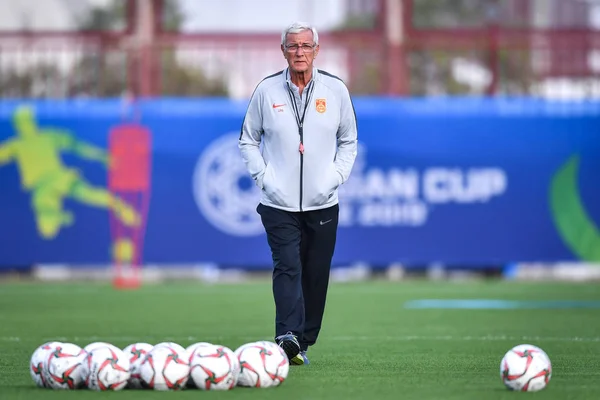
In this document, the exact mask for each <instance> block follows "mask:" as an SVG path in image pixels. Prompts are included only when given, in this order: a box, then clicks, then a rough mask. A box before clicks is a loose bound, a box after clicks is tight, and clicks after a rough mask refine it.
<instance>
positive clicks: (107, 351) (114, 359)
mask: <svg viewBox="0 0 600 400" xmlns="http://www.w3.org/2000/svg"><path fill="white" fill-rule="evenodd" d="M84 365H85V369H84V374H85V385H86V386H87V387H88V389H92V390H96V391H106V390H113V391H117V390H121V389H123V388H124V387H125V385H127V382H128V380H129V376H130V374H129V358H128V357H127V356H126V355H125V353H124V352H123V351H122V350H120V349H119V348H114V346H110V347H109V346H103V347H96V348H95V349H93V350H92V351H90V352H89V353H88V354H87V355H86V359H85V363H84Z"/></svg>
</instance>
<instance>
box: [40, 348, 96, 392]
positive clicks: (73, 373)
mask: <svg viewBox="0 0 600 400" xmlns="http://www.w3.org/2000/svg"><path fill="white" fill-rule="evenodd" d="M85 355H86V352H85V351H83V349H82V348H81V347H79V346H77V345H76V344H73V343H60V344H58V345H56V346H55V347H54V348H52V349H51V350H50V351H49V353H48V361H47V366H48V367H47V368H46V369H45V370H43V371H42V373H43V376H44V380H45V381H46V384H47V385H48V387H49V388H52V389H69V390H73V389H79V388H80V387H82V386H83V376H82V370H83V361H84V358H85Z"/></svg>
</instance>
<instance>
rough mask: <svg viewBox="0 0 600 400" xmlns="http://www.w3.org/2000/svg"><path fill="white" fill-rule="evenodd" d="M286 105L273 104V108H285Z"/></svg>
mask: <svg viewBox="0 0 600 400" xmlns="http://www.w3.org/2000/svg"><path fill="white" fill-rule="evenodd" d="M283 106H285V104H273V108H279V107H283Z"/></svg>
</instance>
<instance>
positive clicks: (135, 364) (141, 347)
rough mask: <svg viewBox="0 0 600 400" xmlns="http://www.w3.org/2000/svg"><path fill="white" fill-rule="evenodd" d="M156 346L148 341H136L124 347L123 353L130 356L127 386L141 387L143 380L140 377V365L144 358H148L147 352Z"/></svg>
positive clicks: (131, 387)
mask: <svg viewBox="0 0 600 400" xmlns="http://www.w3.org/2000/svg"><path fill="white" fill-rule="evenodd" d="M153 348H154V346H152V345H151V344H148V343H134V344H130V345H129V346H127V347H125V349H123V353H125V356H126V357H128V358H129V372H130V377H129V382H128V383H127V387H128V388H129V389H141V388H142V382H141V378H140V365H141V364H142V361H144V358H146V354H148V353H149V352H150V350H152V349H153Z"/></svg>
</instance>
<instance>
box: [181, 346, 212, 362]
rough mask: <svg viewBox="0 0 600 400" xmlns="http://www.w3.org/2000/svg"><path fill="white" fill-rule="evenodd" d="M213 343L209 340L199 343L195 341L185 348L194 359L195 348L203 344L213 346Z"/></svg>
mask: <svg viewBox="0 0 600 400" xmlns="http://www.w3.org/2000/svg"><path fill="white" fill-rule="evenodd" d="M212 345H213V344H212V343H209V342H198V343H193V344H190V345H189V346H188V347H186V348H185V351H186V353H187V354H188V355H189V356H190V360H191V359H192V353H193V352H194V350H196V349H197V348H198V347H203V346H212Z"/></svg>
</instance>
